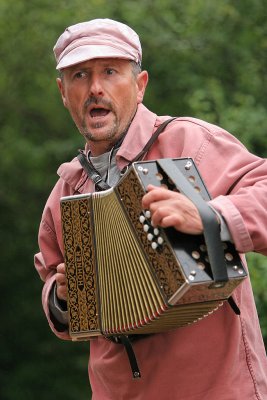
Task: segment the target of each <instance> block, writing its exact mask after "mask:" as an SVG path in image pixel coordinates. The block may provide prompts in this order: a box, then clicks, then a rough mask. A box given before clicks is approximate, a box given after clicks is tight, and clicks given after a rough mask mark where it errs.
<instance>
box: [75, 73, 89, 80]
mask: <svg viewBox="0 0 267 400" xmlns="http://www.w3.org/2000/svg"><path fill="white" fill-rule="evenodd" d="M86 77H87V73H86V72H85V71H77V72H75V74H74V78H75V79H84V78H86Z"/></svg>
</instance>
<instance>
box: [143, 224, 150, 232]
mask: <svg viewBox="0 0 267 400" xmlns="http://www.w3.org/2000/svg"><path fill="white" fill-rule="evenodd" d="M143 229H144V231H145V232H148V231H149V225H147V224H145V225H144V226H143Z"/></svg>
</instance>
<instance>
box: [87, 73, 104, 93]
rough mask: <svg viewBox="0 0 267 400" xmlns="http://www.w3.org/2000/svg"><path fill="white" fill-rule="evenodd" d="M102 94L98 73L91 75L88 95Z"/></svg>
mask: <svg viewBox="0 0 267 400" xmlns="http://www.w3.org/2000/svg"><path fill="white" fill-rule="evenodd" d="M103 94H104V92H103V87H102V83H101V79H100V77H99V76H98V75H92V76H91V82H90V95H91V96H103Z"/></svg>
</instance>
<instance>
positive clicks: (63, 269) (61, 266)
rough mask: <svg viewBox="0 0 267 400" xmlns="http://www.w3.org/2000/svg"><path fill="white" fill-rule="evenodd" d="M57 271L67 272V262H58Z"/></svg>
mask: <svg viewBox="0 0 267 400" xmlns="http://www.w3.org/2000/svg"><path fill="white" fill-rule="evenodd" d="M57 272H59V273H61V274H65V264H64V263H61V264H58V266H57Z"/></svg>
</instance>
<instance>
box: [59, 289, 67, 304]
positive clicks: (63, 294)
mask: <svg viewBox="0 0 267 400" xmlns="http://www.w3.org/2000/svg"><path fill="white" fill-rule="evenodd" d="M57 297H58V298H59V299H60V300H65V301H66V300H67V287H66V285H64V286H63V285H61V286H57Z"/></svg>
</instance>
